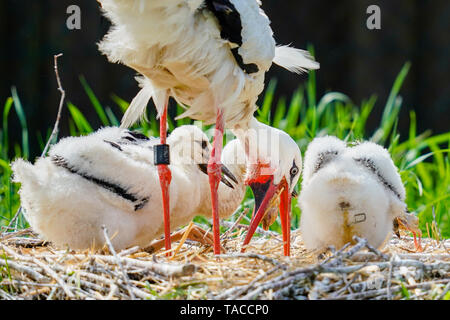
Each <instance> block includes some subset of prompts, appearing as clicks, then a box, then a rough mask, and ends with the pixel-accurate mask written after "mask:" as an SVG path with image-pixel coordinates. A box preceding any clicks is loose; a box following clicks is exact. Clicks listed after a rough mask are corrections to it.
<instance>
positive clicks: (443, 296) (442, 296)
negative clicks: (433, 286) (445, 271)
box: [437, 282, 450, 300]
mask: <svg viewBox="0 0 450 320" xmlns="http://www.w3.org/2000/svg"><path fill="white" fill-rule="evenodd" d="M449 291H450V282H449V283H447V285H446V286H445V288H444V290H443V291H442V293H441V294H440V295H439V297H437V300H442V299H444V298H445V296H446V295H447V293H448V292H449Z"/></svg>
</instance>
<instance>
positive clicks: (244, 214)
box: [220, 208, 250, 240]
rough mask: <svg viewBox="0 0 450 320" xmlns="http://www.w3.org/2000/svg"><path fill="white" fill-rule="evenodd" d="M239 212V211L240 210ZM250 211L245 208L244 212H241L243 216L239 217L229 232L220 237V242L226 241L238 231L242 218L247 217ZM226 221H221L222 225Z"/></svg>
mask: <svg viewBox="0 0 450 320" xmlns="http://www.w3.org/2000/svg"><path fill="white" fill-rule="evenodd" d="M238 210H239V209H238ZM249 211H250V209H249V208H245V209H244V210H243V211H242V212H241V214H240V215H239V217H238V218H237V219H236V221H235V222H234V223H233V225H232V226H231V227H230V228H228V230H227V231H225V233H224V234H223V235H222V236H221V237H220V240H224V239H226V238H227V237H228V236H229V235H230V234H231V233H232V232H233V231H234V230H235V229H236V227H237V225H238V224H239V223H240V222H241V220H242V218H244V216H246V215H247V213H248V212H249ZM223 222H224V221H221V224H224V223H223Z"/></svg>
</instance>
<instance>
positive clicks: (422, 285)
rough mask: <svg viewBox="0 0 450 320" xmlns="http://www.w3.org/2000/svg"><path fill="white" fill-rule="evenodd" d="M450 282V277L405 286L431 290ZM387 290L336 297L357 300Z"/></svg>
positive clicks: (394, 290) (381, 293)
mask: <svg viewBox="0 0 450 320" xmlns="http://www.w3.org/2000/svg"><path fill="white" fill-rule="evenodd" d="M449 282H450V279H445V280H437V281H430V282H423V283H418V284H414V285H408V286H405V288H406V289H408V290H410V289H418V288H421V289H426V290H429V289H431V288H432V286H433V285H436V284H442V283H445V284H446V283H449ZM401 289H402V286H395V287H393V288H391V290H392V292H398V291H400V290H401ZM387 291H388V289H387V288H385V289H379V290H370V291H366V292H360V293H353V294H348V295H344V296H340V297H338V298H336V300H355V299H366V298H372V297H375V296H379V295H385V294H386V292H387Z"/></svg>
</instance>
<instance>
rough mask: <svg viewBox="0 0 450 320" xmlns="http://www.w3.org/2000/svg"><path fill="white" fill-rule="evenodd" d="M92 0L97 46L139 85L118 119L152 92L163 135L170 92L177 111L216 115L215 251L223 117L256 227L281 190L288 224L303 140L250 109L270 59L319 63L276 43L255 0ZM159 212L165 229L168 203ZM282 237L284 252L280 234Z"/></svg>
mask: <svg viewBox="0 0 450 320" xmlns="http://www.w3.org/2000/svg"><path fill="white" fill-rule="evenodd" d="M98 1H99V2H100V3H101V6H102V9H103V12H104V14H105V16H107V17H108V18H109V19H110V20H111V21H112V24H113V26H112V28H111V30H110V31H109V33H108V34H107V35H106V36H105V38H104V39H103V40H102V42H101V43H100V44H99V48H100V50H101V51H102V52H103V53H104V54H106V55H107V56H108V58H109V60H110V61H111V62H120V63H123V64H125V65H127V66H129V67H131V68H133V69H134V70H136V71H138V72H139V73H140V74H141V75H142V77H140V78H138V81H139V83H140V85H141V87H142V90H141V91H140V92H139V93H138V95H137V96H136V97H135V98H134V100H133V101H132V103H131V104H130V107H129V109H128V110H127V112H126V114H125V116H124V118H123V119H122V125H123V126H124V127H128V126H130V125H131V124H133V123H134V122H136V121H137V120H139V119H140V118H141V117H143V115H144V114H145V109H146V106H147V104H148V102H149V100H150V99H153V101H154V102H155V105H156V108H157V111H158V115H159V117H160V121H161V122H160V124H161V128H160V131H161V144H164V143H165V135H166V117H167V105H168V99H169V97H170V96H171V97H173V98H175V100H176V101H177V102H179V103H180V104H181V105H182V106H184V107H185V108H186V112H184V113H183V114H182V115H180V116H179V118H181V117H190V118H192V119H196V120H202V121H205V122H206V123H207V124H212V123H215V125H216V127H215V128H216V129H215V135H214V142H213V149H212V152H211V158H210V162H209V164H208V174H209V177H210V187H211V194H212V211H213V221H214V227H213V231H214V239H215V240H214V242H215V246H214V251H215V253H216V254H218V253H219V252H220V238H219V216H218V212H217V208H218V196H217V187H218V184H219V181H220V154H221V151H222V138H223V131H224V128H225V127H226V128H230V129H232V130H233V132H234V133H235V135H236V136H237V137H238V139H239V140H240V141H241V144H242V145H243V146H245V152H246V155H247V158H248V159H247V160H248V161H247V165H248V172H249V175H248V176H247V179H246V183H247V184H249V185H250V186H251V187H252V189H253V191H254V193H256V194H255V198H257V199H261V201H259V202H260V203H261V204H262V206H263V207H261V208H260V209H261V211H260V212H259V214H256V213H255V214H254V218H255V219H254V220H253V222H252V227H251V229H250V230H255V229H256V225H257V224H258V223H259V220H260V219H261V218H262V216H263V215H264V211H265V209H266V208H265V207H264V206H267V204H268V203H270V202H271V200H272V199H271V198H273V197H275V196H277V195H279V191H281V190H284V191H285V196H283V197H282V198H283V199H285V201H283V205H281V208H280V209H281V211H280V215H281V217H282V219H281V220H282V222H283V230H284V231H285V232H286V233H288V232H289V230H288V229H289V228H288V226H287V224H288V223H289V217H290V205H289V200H290V199H289V198H290V192H292V190H293V188H294V186H295V184H296V183H297V181H298V178H299V175H300V170H299V165H300V161H301V160H300V159H301V155H300V150H299V148H298V147H297V145H296V143H295V142H294V141H293V140H292V139H291V138H290V137H289V136H288V135H287V134H285V133H284V132H281V131H279V130H276V129H274V128H271V127H269V126H265V125H263V124H261V123H260V122H258V121H257V120H256V119H255V118H254V117H253V113H254V112H255V110H256V109H257V106H256V101H257V99H258V95H259V94H260V93H261V92H262V90H263V88H264V76H265V73H266V72H267V71H268V70H269V68H270V67H271V65H272V63H273V62H275V63H276V64H278V65H280V66H282V67H285V68H286V69H288V70H290V71H293V72H297V73H300V72H303V71H306V70H308V69H317V68H318V67H319V64H318V63H316V62H315V61H313V59H312V58H311V56H310V55H309V54H308V53H307V52H305V51H302V50H298V49H295V48H290V47H287V46H279V47H277V46H276V45H275V40H274V38H273V32H272V30H271V28H270V21H269V19H268V17H267V16H266V15H265V14H264V12H263V11H262V9H261V8H260V5H261V3H260V1H258V0H148V1H143V0H98ZM271 139H272V140H274V141H275V140H276V141H278V142H279V144H280V146H279V148H276V150H275V148H274V150H270V149H268V148H267V145H268V144H269V141H270V140H271ZM255 146H256V147H255ZM160 148H161V150H162V152H161V154H163V153H164V151H165V152H166V153H167V148H165V147H163V146H162V147H160ZM278 152H280V153H278ZM155 157H156V158H157V159H156V160H157V162H156V163H157V164H159V168H160V181H161V188H162V195H163V198H164V199H165V200H164V202H165V203H167V204H168V197H169V194H168V185H169V183H170V171H169V170H167V164H168V163H169V160H168V159H167V157H159V156H158V155H156V156H155ZM275 158H277V159H275ZM263 168H265V169H267V170H262V169H263ZM262 186H264V187H262ZM256 209H258V207H257V208H256ZM165 217H166V236H167V237H166V238H167V239H169V236H168V235H169V231H168V230H170V227H169V221H168V220H169V219H168V218H169V207H168V206H166V208H165ZM258 219H259V220H258ZM249 235H250V237H251V231H250V232H249ZM285 239H286V241H287V243H286V246H287V247H286V249H285V254H287V255H288V254H289V249H288V247H289V237H288V236H287V235H286V234H285ZM167 246H168V248H169V247H170V243H167Z"/></svg>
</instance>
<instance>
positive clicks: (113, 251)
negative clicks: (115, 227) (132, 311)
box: [102, 225, 136, 300]
mask: <svg viewBox="0 0 450 320" xmlns="http://www.w3.org/2000/svg"><path fill="white" fill-rule="evenodd" d="M102 229H103V235H104V236H105V239H106V244H107V245H108V248H109V251H111V253H112V254H113V256H114V259H115V260H116V262H117V265H118V266H119V268H120V271H121V272H122V276H123V280H124V281H125V285H126V286H127V289H128V292H129V294H130V297H131V300H135V299H136V298H135V296H134V293H133V290H131V287H130V279H128V275H127V273H126V272H125V270H124V269H123V266H122V263H121V262H120V259H119V257H118V256H117V254H116V250H114V247H113V245H112V243H111V240H110V239H109V237H108V229H106V227H105V226H104V225H103V226H102Z"/></svg>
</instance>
